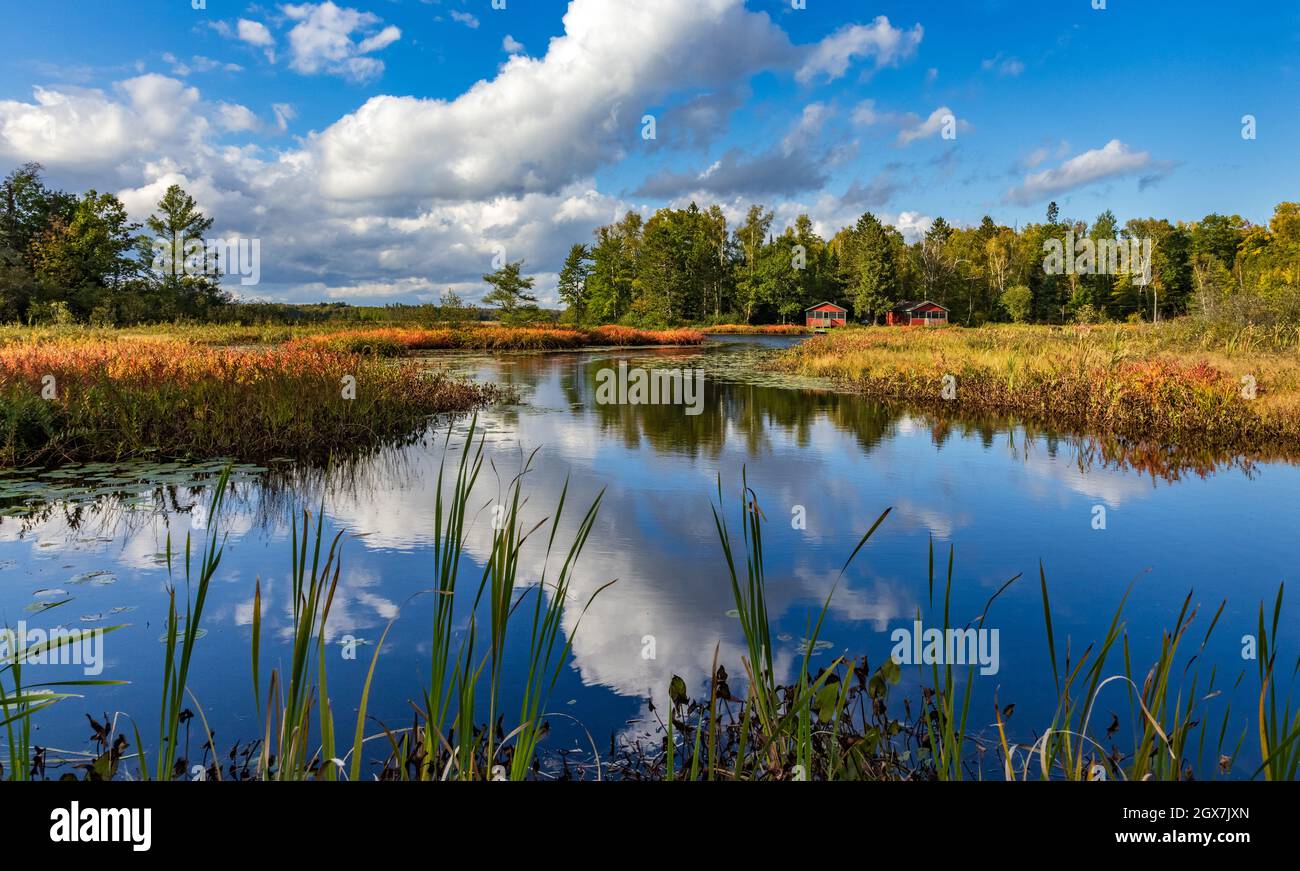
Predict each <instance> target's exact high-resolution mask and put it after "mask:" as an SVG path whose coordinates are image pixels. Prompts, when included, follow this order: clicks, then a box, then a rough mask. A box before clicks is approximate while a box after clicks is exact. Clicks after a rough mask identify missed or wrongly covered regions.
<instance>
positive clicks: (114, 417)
mask: <svg viewBox="0 0 1300 871" xmlns="http://www.w3.org/2000/svg"><path fill="white" fill-rule="evenodd" d="M511 396H512V394H511V393H510V392H509V391H508V390H506V389H504V388H501V387H497V386H494V385H488V384H476V383H472V382H469V381H465V380H461V379H457V378H453V377H450V376H448V375H447V374H445V373H443V372H437V371H433V372H430V371H428V370H427V369H425V368H423V367H420V366H419V365H418V364H416V363H415V362H397V363H394V362H388V361H381V360H376V359H372V358H369V357H365V356H362V355H358V354H347V353H342V352H339V351H332V350H329V349H327V348H313V347H297V348H290V347H279V348H257V349H241V348H211V347H206V346H202V345H194V344H190V343H187V342H182V341H172V340H148V341H144V340H138V339H122V340H120V341H111V342H110V341H98V340H73V341H61V342H35V343H25V344H19V345H9V346H7V347H4V348H0V466H4V467H22V466H34V465H51V464H57V463H68V462H90V461H97V460H119V459H123V458H127V457H137V456H154V457H172V458H183V457H189V458H209V459H210V458H212V457H233V458H236V459H239V460H245V461H265V460H268V459H271V458H275V457H293V458H302V459H317V460H319V459H325V458H327V457H329V456H330V455H332V454H347V453H352V452H356V451H359V450H365V449H367V448H370V447H374V446H377V445H379V444H382V443H385V442H388V441H400V440H402V439H404V438H409V437H411V436H412V435H413V434H418V433H419V432H422V431H423V428H424V426H425V424H426V423H427V421H428V419H429V417H430V416H432V415H436V414H441V413H451V412H469V411H473V410H475V409H477V408H479V407H481V406H483V405H486V404H489V403H492V402H496V401H500V400H503V399H507V398H510V397H511Z"/></svg>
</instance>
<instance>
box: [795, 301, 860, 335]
mask: <svg viewBox="0 0 1300 871" xmlns="http://www.w3.org/2000/svg"><path fill="white" fill-rule="evenodd" d="M804 318H805V320H806V321H807V324H808V326H810V327H813V328H815V329H819V330H820V329H826V328H827V327H842V326H844V325H845V324H846V323H848V320H849V310H848V309H846V308H844V307H843V306H839V305H836V304H835V303H833V302H819V303H818V304H817V305H815V306H813V307H812V308H810V309H808V310H807V311H805V312H804Z"/></svg>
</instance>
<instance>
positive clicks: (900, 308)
mask: <svg viewBox="0 0 1300 871" xmlns="http://www.w3.org/2000/svg"><path fill="white" fill-rule="evenodd" d="M885 323H886V324H887V325H889V326H891V327H942V326H947V324H948V309H946V308H944V307H943V306H941V305H939V304H938V303H937V302H930V301H929V300H928V299H921V300H916V299H908V300H904V301H902V302H900V303H899V304H898V305H896V306H894V307H893V308H892V309H890V310H889V311H888V312H886V313H885Z"/></svg>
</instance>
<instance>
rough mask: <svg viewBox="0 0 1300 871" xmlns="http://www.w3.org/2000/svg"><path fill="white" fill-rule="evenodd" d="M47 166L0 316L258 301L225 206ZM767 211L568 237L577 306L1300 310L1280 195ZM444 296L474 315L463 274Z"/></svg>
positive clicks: (506, 276) (628, 312)
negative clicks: (87, 183) (227, 246)
mask: <svg viewBox="0 0 1300 871" xmlns="http://www.w3.org/2000/svg"><path fill="white" fill-rule="evenodd" d="M41 172H42V171H41V167H40V166H39V165H38V164H26V165H24V166H21V167H19V168H18V169H16V170H14V171H13V172H11V173H9V175H7V176H6V177H5V178H4V180H3V182H0V322H5V323H14V322H22V323H51V322H53V323H57V322H63V321H68V322H74V321H75V322H83V323H94V324H105V325H109V324H132V323H145V322H160V321H172V320H178V319H191V320H209V321H213V320H232V319H238V320H244V319H245V315H244V314H243V313H242V310H243V309H245V308H247V307H246V306H237V305H232V304H231V297H230V295H229V294H228V293H226V292H225V291H223V290H222V287H221V283H220V275H221V273H222V271H223V266H224V265H225V264H222V263H221V262H219V261H217V260H215V259H214V258H213V256H212V255H211V254H210V253H209V252H207V251H206V249H205V248H204V245H205V242H204V239H205V234H207V233H208V231H209V230H210V229H211V228H212V224H213V221H212V219H210V218H208V217H206V216H205V215H204V214H203V212H202V211H200V210H199V208H198V206H197V204H196V203H195V201H194V199H193V197H191V196H190V195H189V194H187V193H186V192H185V191H184V190H182V189H181V188H180V187H179V186H176V185H172V186H171V187H169V188H168V189H167V191H166V192H165V193H164V194H163V196H162V199H161V200H160V201H159V202H158V205H157V209H156V211H155V213H154V214H152V215H151V216H150V217H149V218H148V219H147V220H146V221H145V222H144V224H138V223H133V222H131V221H130V220H129V218H128V216H127V212H126V208H125V206H124V205H123V204H122V202H121V201H120V200H119V199H118V198H117V197H116V196H114V195H113V194H103V193H99V192H97V191H95V190H90V191H86V192H85V193H83V194H71V193H67V192H64V191H59V190H55V189H52V188H51V187H49V186H48V185H46V184H45V182H44V180H43V179H42V175H41ZM774 221H775V215H774V213H773V211H772V210H770V209H767V208H764V207H763V206H759V205H754V206H751V207H750V208H749V210H748V211H747V212H746V214H745V216H744V218H743V220H742V221H741V222H740V223H739V224H738V225H737V226H734V227H731V226H728V221H727V218H726V216H725V215H724V213H723V211H722V209H721V207H720V206H717V205H713V206H710V207H708V208H707V209H701V208H699V207H698V206H697V205H696V204H694V203H692V204H691V205H690V206H689V207H687V208H684V209H672V208H664V209H659V210H658V211H656V212H655V213H654V214H653V215H651V216H650V217H649V218H648V219H647V218H643V217H642V215H641V214H640V213H637V212H628V213H627V214H626V215H625V216H624V217H623V218H622V219H620V220H618V221H616V222H614V223H612V224H609V225H607V226H603V227H599V228H597V229H596V230H595V232H594V234H593V238H592V241H591V242H590V243H579V244H575V245H573V246H572V248H571V249H570V251H569V254H568V256H567V257H566V259H565V261H564V265H563V268H562V269H561V271H560V274H559V284H558V292H559V297H560V300H561V302H562V303H563V305H564V306H565V314H564V317H565V318H566V319H568V320H570V321H574V322H578V323H625V324H628V325H632V326H639V327H662V326H674V325H680V324H706V323H749V324H760V323H790V322H799V321H800V320H801V319H802V316H803V311H804V309H806V308H807V307H809V306H811V305H815V304H816V303H819V302H823V301H829V302H834V303H837V304H839V305H843V306H844V307H845V308H847V309H849V311H850V312H851V313H852V316H853V318H854V319H855V320H858V321H862V322H875V321H879V320H880V319H882V317H883V316H884V314H885V312H887V311H888V310H889V309H890V308H891V307H892V306H894V305H895V304H896V303H898V302H900V301H902V300H920V299H928V300H931V301H933V302H937V303H939V304H940V305H943V306H945V307H947V308H948V309H949V311H950V315H949V317H950V319H951V320H952V321H953V322H956V323H961V324H967V325H977V324H981V323H985V322H988V321H1008V320H1014V321H1021V322H1036V323H1066V322H1076V321H1084V322H1091V321H1101V320H1121V321H1122V320H1153V319H1161V318H1167V317H1172V316H1178V315H1183V314H1192V315H1195V316H1198V317H1201V318H1204V319H1207V320H1212V321H1217V322H1228V323H1237V324H1246V323H1283V324H1296V323H1300V203H1294V202H1283V203H1281V204H1279V205H1278V206H1277V207H1276V209H1275V210H1274V214H1273V216H1272V218H1271V219H1270V221H1269V222H1268V224H1267V225H1255V224H1252V223H1251V222H1250V221H1248V220H1246V219H1244V218H1242V217H1241V216H1239V215H1219V214H1210V215H1206V216H1205V217H1204V218H1202V219H1200V220H1198V221H1191V222H1183V221H1178V222H1172V221H1169V220H1167V219H1163V218H1135V219H1132V220H1129V221H1127V222H1126V223H1124V224H1122V225H1121V224H1120V223H1119V221H1118V220H1117V219H1116V217H1115V215H1114V214H1113V213H1112V212H1111V211H1109V210H1107V211H1104V212H1102V213H1101V214H1100V215H1098V216H1097V217H1096V218H1095V219H1094V220H1093V221H1092V222H1091V223H1089V222H1087V221H1084V220H1079V219H1070V218H1062V217H1061V216H1060V213H1059V209H1058V207H1057V205H1056V203H1052V204H1050V205H1049V206H1048V208H1047V213H1046V216H1045V220H1043V221H1041V222H1038V223H1030V224H1027V225H1025V226H1023V227H1008V226H1006V225H1003V224H999V223H997V222H996V221H995V220H994V219H993V218H991V217H989V216H985V217H984V218H983V219H982V220H981V221H980V222H979V223H978V224H977V225H974V226H969V227H958V226H953V225H951V224H949V223H948V222H947V221H946V220H944V219H943V218H937V219H935V220H934V221H933V222H932V223H931V225H930V226H929V228H928V229H927V230H926V232H925V233H924V235H923V236H922V237H920V238H918V239H916V240H915V241H912V242H910V243H909V242H908V241H906V240H905V239H904V236H903V234H902V233H901V232H900V231H899V230H898V229H897V228H896V227H894V226H891V225H889V224H887V223H885V222H883V221H881V220H880V219H879V218H877V217H876V216H875V215H873V214H872V213H870V212H867V213H865V214H863V215H862V217H860V218H859V219H858V220H857V221H856V222H855V223H854V224H853V226H850V227H844V228H842V229H840V230H839V231H838V232H836V233H835V234H834V235H833V236H832V237H831V238H830V239H824V238H823V237H822V236H820V235H819V234H818V233H817V232H816V231H815V229H814V224H813V221H812V219H811V218H809V216H807V215H800V216H798V218H796V219H795V221H794V222H793V223H792V224H791V225H790V226H788V227H786V228H785V229H784V231H783V232H781V233H779V234H778V233H776V232H774V227H773V225H774ZM159 240H164V241H165V240H176V241H177V242H178V243H179V242H184V243H186V244H187V245H188V244H191V243H193V244H196V245H197V250H198V253H197V254H191V253H190V252H189V251H188V249H187V250H185V251H182V250H180V247H181V246H180V245H179V244H178V245H177V246H176V248H174V249H172V250H168V251H167V252H166V254H167V256H166V257H164V258H163V261H164V262H163V263H161V264H160V262H159V249H158V247H157V246H158V244H159ZM1125 246H1127V247H1125ZM1116 247H1118V248H1119V249H1120V252H1121V253H1123V252H1125V251H1128V250H1132V251H1135V252H1136V251H1141V252H1143V256H1142V257H1140V258H1130V257H1120V258H1119V259H1118V261H1117V263H1118V266H1119V268H1114V267H1115V265H1116V261H1115V260H1114V258H1112V259H1111V262H1110V263H1109V265H1107V260H1106V257H1105V255H1104V253H1103V252H1105V251H1106V250H1107V249H1108V248H1109V250H1110V251H1112V252H1113V251H1114V250H1115V248H1116ZM1061 251H1063V252H1064V254H1065V259H1066V260H1067V261H1068V263H1066V264H1065V268H1054V267H1053V266H1052V263H1051V261H1052V254H1050V253H1049V252H1061ZM196 257H197V259H198V263H197V268H196V264H195V262H194V260H195V258H196ZM1056 259H1057V260H1059V259H1060V258H1059V257H1057V258H1056ZM1060 265H1061V264H1060V263H1057V264H1056V267H1059V266H1060ZM522 267H523V264H522V263H521V262H513V263H507V264H505V265H504V266H502V267H501V268H500V269H498V270H496V271H495V272H493V273H491V274H489V275H486V276H484V279H485V281H487V283H488V284H489V286H490V292H489V293H488V294H487V295H486V296H485V297H484V299H483V303H484V304H485V305H489V306H496V307H497V309H498V314H499V315H500V317H501V319H502V320H506V321H511V322H522V321H531V320H543V319H548V318H549V317H551V316H553V314H554V313H552V312H547V311H544V310H542V309H541V308H540V307H539V306H538V305H537V300H536V296H535V294H534V291H533V287H534V279H533V278H532V277H531V276H527V275H525V274H524V273H523V268H522ZM1076 267H1082V268H1076ZM263 308H264V309H266V310H265V311H261V310H259V311H260V314H259V315H258V317H263V316H265V317H269V318H273V319H276V320H279V319H285V318H291V319H294V320H301V319H308V320H314V319H316V318H317V317H319V316H321V315H323V314H324V312H323V311H320V312H309V313H308V312H304V313H302V317H299V315H298V314H296V313H295V312H289V313H288V314H286V313H284V312H279V311H278V310H277V311H273V310H272V309H276V307H275V306H269V307H268V306H263ZM291 308H292V307H291ZM435 308H436V309H437V311H438V312H439V313H442V312H451V313H455V314H457V315H458V317H459V318H460V319H464V318H469V319H477V317H478V315H477V313H476V310H473V309H470V308H469V307H467V306H465V304H464V303H463V302H462V301H461V300H460V299H459V298H457V297H456V296H455V295H454V294H452V293H450V292H448V293H447V294H445V295H444V298H443V299H442V300H440V304H439V305H438V306H436V307H435ZM308 315H310V317H308ZM440 316H441V315H440Z"/></svg>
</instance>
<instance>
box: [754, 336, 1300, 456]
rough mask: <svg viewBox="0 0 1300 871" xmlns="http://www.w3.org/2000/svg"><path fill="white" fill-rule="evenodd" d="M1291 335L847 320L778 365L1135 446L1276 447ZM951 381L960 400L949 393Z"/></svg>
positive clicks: (1290, 375)
mask: <svg viewBox="0 0 1300 871" xmlns="http://www.w3.org/2000/svg"><path fill="white" fill-rule="evenodd" d="M1296 335H1297V334H1296V331H1295V330H1294V329H1288V330H1280V329H1275V330H1261V329H1258V328H1244V329H1240V330H1237V331H1235V332H1233V333H1231V334H1227V333H1223V332H1220V331H1213V330H1204V329H1200V328H1197V327H1196V326H1195V325H1192V324H1189V323H1186V322H1173V323H1170V324H1161V325H1142V326H1120V325H1107V326H1100V327H1041V326H1034V327H1030V326H1023V327H1016V326H996V327H995V326H986V327H981V328H977V329H965V328H960V327H948V328H943V329H904V328H891V327H867V328H844V329H840V330H836V331H834V332H832V333H829V334H827V335H824V336H817V337H814V338H812V339H810V340H808V341H807V342H803V343H801V344H800V345H799V346H797V347H795V348H792V349H789V350H787V351H785V352H784V353H783V354H782V355H781V356H780V358H779V361H778V362H777V366H778V367H779V368H782V369H784V370H786V371H790V372H794V373H797V374H800V375H805V376H815V377H825V378H831V379H833V380H836V381H839V382H841V383H843V384H845V385H846V386H850V387H852V388H854V389H856V390H858V391H860V392H862V393H864V394H866V395H869V396H873V397H876V398H879V399H883V400H889V401H896V402H901V403H906V404H908V405H912V406H916V407H921V408H928V409H950V410H953V411H956V412H960V413H970V412H973V413H986V414H1011V415H1015V416H1017V417H1018V418H1019V419H1021V420H1025V421H1029V422H1034V423H1040V424H1047V425H1052V426H1058V427H1062V428H1065V429H1071V430H1077V431H1082V432H1087V433H1091V434H1095V435H1101V436H1114V437H1120V438H1123V439H1126V440H1128V441H1130V442H1139V443H1158V444H1164V445H1175V446H1200V447H1212V448H1222V449H1228V448H1232V449H1267V448H1272V447H1277V446H1280V445H1285V444H1294V442H1295V440H1296V439H1297V438H1298V437H1300V361H1298V360H1297V357H1296V355H1295V348H1296V342H1297V339H1296ZM949 375H951V376H954V377H955V379H956V383H955V387H956V395H955V396H953V397H951V398H948V399H946V398H945V397H944V393H943V387H944V378H945V376H949ZM1243 379H1249V381H1248V382H1247V381H1244V380H1243ZM1247 383H1249V384H1251V385H1253V386H1254V390H1255V393H1254V398H1248V397H1247V396H1246V395H1245V394H1244V393H1243V388H1244V387H1245V386H1246V385H1247Z"/></svg>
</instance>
